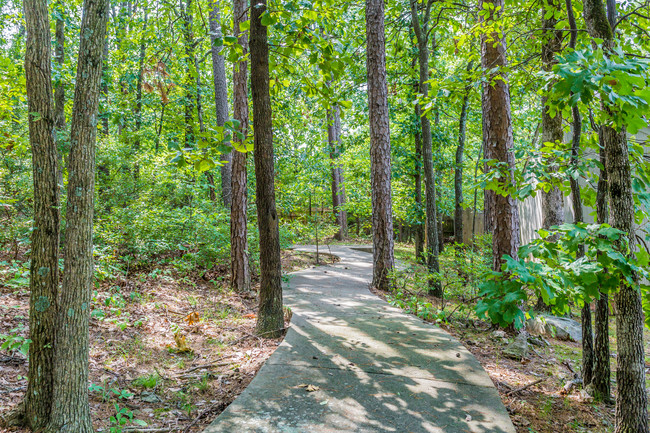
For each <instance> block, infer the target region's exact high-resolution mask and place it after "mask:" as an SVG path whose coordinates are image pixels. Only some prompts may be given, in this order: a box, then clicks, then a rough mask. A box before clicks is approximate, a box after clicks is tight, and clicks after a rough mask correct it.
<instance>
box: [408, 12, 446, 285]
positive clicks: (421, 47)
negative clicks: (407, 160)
mask: <svg viewBox="0 0 650 433" xmlns="http://www.w3.org/2000/svg"><path fill="white" fill-rule="evenodd" d="M417 7H418V3H417V1H415V0H411V21H412V25H413V30H414V31H415V36H416V38H417V42H418V62H419V65H420V79H419V80H420V81H419V90H420V94H421V95H422V97H423V98H426V97H427V96H428V94H429V84H428V83H427V81H428V80H429V50H428V47H427V29H428V23H429V14H430V10H431V2H428V3H427V5H426V10H425V16H424V20H423V27H421V26H420V18H419V14H418V11H417ZM418 105H419V104H418ZM418 115H419V116H420V125H421V128H422V156H423V158H424V190H425V198H426V228H425V229H426V241H427V248H426V258H427V269H428V271H429V273H431V274H433V273H438V272H440V263H439V260H438V251H439V249H440V244H439V239H438V222H437V219H438V218H437V206H436V183H435V177H434V175H433V150H432V146H433V143H432V139H431V122H430V121H429V118H428V117H427V116H426V115H422V111H421V108H419V107H418ZM429 293H431V294H432V295H433V296H436V297H442V295H443V293H442V286H441V284H440V281H438V279H437V278H429Z"/></svg>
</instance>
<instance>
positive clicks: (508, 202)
mask: <svg viewBox="0 0 650 433" xmlns="http://www.w3.org/2000/svg"><path fill="white" fill-rule="evenodd" d="M484 5H490V13H489V15H488V16H486V17H484V18H483V19H482V23H483V24H484V25H495V24H497V23H495V22H496V21H498V20H499V19H500V17H501V14H502V13H503V8H504V6H505V5H504V1H503V0H481V4H480V7H481V8H483V7H484ZM497 26H498V24H497ZM481 64H482V67H483V70H485V71H490V70H493V69H494V68H499V71H497V72H493V73H491V74H490V75H489V81H487V82H485V83H484V84H483V146H484V149H485V150H484V152H485V158H486V159H488V160H496V161H497V162H498V163H502V164H505V167H506V168H505V169H501V170H502V172H501V177H500V181H501V183H502V184H504V185H506V184H509V183H514V166H515V157H514V153H513V146H514V140H513V135H512V115H511V112H510V88H509V86H508V81H507V77H506V76H505V75H504V73H503V72H501V71H500V70H501V69H502V68H503V67H505V66H506V42H505V39H504V38H503V37H501V35H500V34H499V33H498V32H492V33H490V34H482V35H481ZM489 196H490V198H489V200H491V201H492V202H491V203H490V207H489V209H487V211H488V212H490V214H491V215H490V217H489V220H490V221H489V222H490V226H491V227H492V230H493V234H492V259H493V261H492V268H493V269H494V270H497V271H498V270H501V264H502V257H503V256H504V255H505V254H508V255H510V256H512V257H517V251H518V249H519V211H518V209H517V203H516V201H515V199H514V198H513V197H512V196H510V195H507V196H505V197H504V196H503V195H501V194H495V193H494V192H493V191H492V192H491V194H489Z"/></svg>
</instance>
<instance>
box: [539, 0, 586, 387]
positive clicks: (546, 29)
mask: <svg viewBox="0 0 650 433" xmlns="http://www.w3.org/2000/svg"><path fill="white" fill-rule="evenodd" d="M561 10H563V7H562V5H561V3H560V0H544V1H543V2H542V11H541V12H542V69H543V70H544V71H545V72H550V71H551V70H552V69H553V66H554V65H555V64H556V63H557V61H556V60H555V56H556V55H557V54H559V53H560V52H562V37H563V34H562V31H558V30H556V29H555V27H556V25H557V23H558V19H557V18H556V13H557V12H559V11H561ZM541 102H542V113H541V116H542V121H541V126H542V148H543V147H544V146H545V143H549V142H550V143H558V142H561V141H562V139H563V135H564V133H563V130H562V115H561V114H560V113H557V114H556V115H555V117H553V116H551V113H550V112H549V109H548V107H547V105H546V104H547V102H548V96H547V95H546V93H542V97H541ZM544 162H545V164H547V165H548V167H549V173H555V172H557V171H558V166H557V163H556V161H555V158H554V157H553V156H551V157H546V160H545V161H544ZM563 222H564V196H563V195H562V191H560V188H558V187H557V186H552V187H551V189H550V190H549V191H548V192H547V191H542V228H543V229H545V230H548V229H549V228H551V227H553V226H559V225H560V224H562V223H563ZM535 308H536V309H537V310H538V311H550V310H551V308H550V306H548V305H546V304H544V300H543V299H542V297H541V296H540V297H538V298H537V305H536V307H535ZM583 379H584V378H583Z"/></svg>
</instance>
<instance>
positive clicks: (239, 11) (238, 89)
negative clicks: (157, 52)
mask: <svg viewBox="0 0 650 433" xmlns="http://www.w3.org/2000/svg"><path fill="white" fill-rule="evenodd" d="M246 10H247V1H246V0H234V1H233V22H234V27H235V37H237V38H238V41H239V45H241V46H242V49H243V54H244V55H245V54H247V53H248V37H247V35H246V34H245V33H242V32H241V31H240V29H239V24H240V23H242V22H244V21H247V20H248V16H247V12H246ZM247 68H248V66H247V62H246V61H245V60H242V61H240V62H238V63H235V64H234V65H233V74H232V76H233V116H234V118H235V119H236V120H237V121H239V128H240V129H239V131H240V132H241V133H242V134H243V135H244V136H247V135H248V88H247V86H246V83H247V74H248V69H247ZM234 141H235V146H242V140H239V139H238V138H237V137H235V139H234ZM246 156H247V153H244V152H240V151H238V150H234V151H233V153H232V173H231V177H232V182H231V186H232V188H231V204H230V260H231V281H230V283H231V285H232V287H233V289H235V290H237V291H242V290H250V286H251V274H250V268H249V262H248V260H249V259H248V228H247V226H246V222H247V206H248V184H247V182H248V176H247V171H246Z"/></svg>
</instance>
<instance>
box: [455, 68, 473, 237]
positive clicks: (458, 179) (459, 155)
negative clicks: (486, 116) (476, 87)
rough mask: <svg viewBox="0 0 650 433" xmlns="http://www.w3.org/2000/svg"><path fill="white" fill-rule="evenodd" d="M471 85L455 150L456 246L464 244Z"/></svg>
mask: <svg viewBox="0 0 650 433" xmlns="http://www.w3.org/2000/svg"><path fill="white" fill-rule="evenodd" d="M473 65H474V62H472V61H470V62H469V63H468V64H467V72H469V71H471V70H472V67H473ZM471 89H472V87H471V84H467V85H466V86H465V95H463V103H462V105H461V108H460V118H459V119H458V147H457V148H456V166H455V167H454V204H455V206H454V238H455V241H456V243H457V244H462V243H463V242H464V239H465V236H464V229H465V228H464V227H463V201H464V200H463V159H464V157H465V130H466V128H467V109H468V108H469V92H470V91H471Z"/></svg>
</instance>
